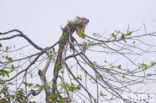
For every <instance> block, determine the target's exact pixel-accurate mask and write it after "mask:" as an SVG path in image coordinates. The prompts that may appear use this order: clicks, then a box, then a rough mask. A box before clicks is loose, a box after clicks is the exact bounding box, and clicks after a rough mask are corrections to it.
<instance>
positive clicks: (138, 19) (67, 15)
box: [0, 0, 156, 47]
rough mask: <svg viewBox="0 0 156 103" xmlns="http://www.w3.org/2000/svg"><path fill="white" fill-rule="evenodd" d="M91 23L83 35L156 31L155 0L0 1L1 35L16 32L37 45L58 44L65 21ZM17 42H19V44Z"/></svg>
mask: <svg viewBox="0 0 156 103" xmlns="http://www.w3.org/2000/svg"><path fill="white" fill-rule="evenodd" d="M76 16H80V17H86V18H88V19H89V20H90V22H89V24H88V25H87V28H86V34H88V35H91V34H92V33H94V32H95V33H100V34H102V35H106V34H109V33H110V32H113V31H114V30H121V31H126V30H127V27H128V25H130V30H136V29H141V31H143V29H144V27H143V24H145V25H146V28H147V32H153V31H156V0H0V32H5V31H8V30H11V29H19V30H21V31H22V32H23V33H25V34H26V35H27V36H28V37H29V38H31V39H32V40H33V41H34V42H35V43H37V44H38V45H40V46H42V47H45V46H49V45H52V44H54V43H55V42H56V41H58V39H59V37H60V36H61V34H62V31H61V29H60V27H61V26H62V27H64V26H65V25H66V23H67V21H68V20H73V19H74V18H75V17H76ZM19 43H20V42H19Z"/></svg>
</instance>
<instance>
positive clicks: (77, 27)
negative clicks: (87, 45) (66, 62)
mask: <svg viewBox="0 0 156 103" xmlns="http://www.w3.org/2000/svg"><path fill="white" fill-rule="evenodd" d="M88 22H89V20H88V19H86V18H81V17H77V18H76V19H75V20H73V21H69V22H68V24H67V25H66V26H65V27H64V28H63V29H62V30H63V34H62V36H61V37H60V41H59V49H58V54H57V58H56V62H55V66H54V72H53V87H52V94H53V95H55V93H56V86H57V78H58V74H59V70H60V69H61V68H62V53H63V50H64V47H65V46H66V44H67V43H68V42H74V39H73V37H72V34H73V33H74V32H75V31H76V33H77V35H80V34H82V33H84V31H85V28H86V25H87V24H88ZM69 39H71V41H70V40H69Z"/></svg>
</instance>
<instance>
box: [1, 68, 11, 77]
mask: <svg viewBox="0 0 156 103" xmlns="http://www.w3.org/2000/svg"><path fill="white" fill-rule="evenodd" d="M9 73H10V72H9V71H7V70H4V69H0V75H2V76H3V77H5V75H6V76H7V77H9Z"/></svg>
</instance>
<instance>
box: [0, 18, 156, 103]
mask: <svg viewBox="0 0 156 103" xmlns="http://www.w3.org/2000/svg"><path fill="white" fill-rule="evenodd" d="M79 19H82V18H79V17H78V18H77V19H76V20H77V21H70V22H69V23H68V24H67V25H66V26H65V27H64V28H62V31H63V33H62V35H61V37H60V40H58V41H57V42H56V43H55V44H53V45H51V46H48V47H45V48H42V47H40V46H39V45H37V44H36V43H34V42H33V41H32V40H31V39H30V38H29V37H27V36H26V35H25V34H24V33H22V32H21V31H20V30H17V29H14V30H10V31H7V32H0V36H1V37H0V42H1V43H0V53H1V55H0V58H1V59H0V67H1V68H0V77H1V78H0V84H1V85H0V101H1V102H4V103H10V102H14V103H22V102H23V103H33V102H37V103H39V102H43V98H44V102H46V103H81V102H84V103H88V102H89V103H103V102H108V103H110V102H112V101H119V100H120V101H121V100H122V101H123V102H125V103H133V102H134V103H136V102H138V101H141V102H145V103H146V102H149V101H150V100H151V99H152V98H153V97H152V96H153V93H155V92H156V91H154V90H153V92H152V93H151V92H148V91H143V89H146V88H148V87H149V86H150V85H153V83H155V80H156V78H155V75H156V70H155V64H156V62H155V59H154V58H152V57H151V56H150V58H152V59H151V60H146V61H145V60H144V58H145V57H144V56H146V55H148V54H150V55H153V54H154V53H155V52H156V51H155V50H154V49H155V47H156V45H154V43H150V42H151V41H150V39H151V38H154V37H155V36H156V32H152V33H146V30H145V33H144V34H138V31H130V30H129V29H128V30H127V31H126V32H125V33H124V32H121V31H114V32H113V33H111V34H110V35H107V36H106V35H105V36H103V35H100V34H97V33H94V34H93V35H92V36H90V35H87V34H85V33H84V29H85V26H86V25H87V23H88V22H89V20H88V19H85V18H83V19H85V20H86V21H85V22H84V21H83V22H82V21H80V20H79ZM78 20H79V21H78ZM87 20H88V21H87ZM80 30H82V31H80ZM75 31H76V32H77V34H78V35H79V37H80V38H81V39H82V40H81V41H78V40H77V39H76V38H74V36H72V34H73V33H74V32H75ZM22 38H23V39H24V41H27V43H28V44H29V45H26V46H25V45H23V46H22V47H19V48H16V47H13V46H12V47H10V46H8V45H9V43H12V40H13V39H20V40H21V39H22ZM5 43H6V44H5ZM7 43H8V44H7ZM57 45H59V49H58V52H56V50H55V49H56V48H57ZM28 50H31V52H30V51H29V53H27V51H28ZM50 70H52V71H53V73H50V74H53V75H49V74H48V73H49V72H48V71H50ZM38 80H40V81H38ZM147 83H148V84H147ZM145 84H146V88H142V85H145ZM138 88H141V90H140V91H139V90H138ZM131 93H133V97H132V96H131V95H130V94H131ZM140 95H144V97H141V96H140ZM41 96H42V99H35V98H36V97H38V98H40V97H41Z"/></svg>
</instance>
